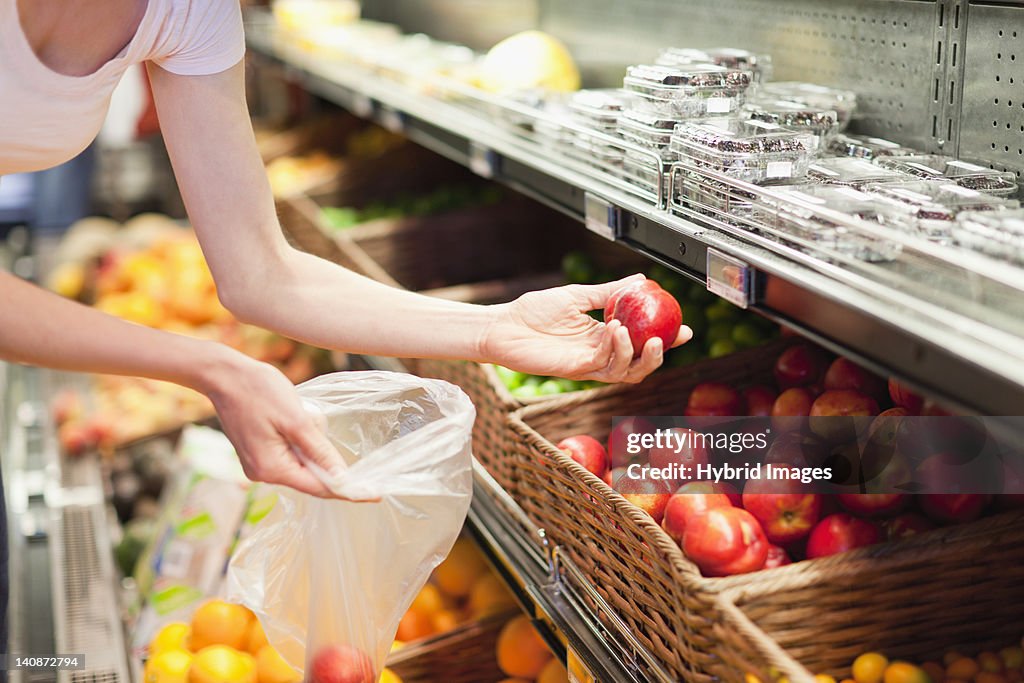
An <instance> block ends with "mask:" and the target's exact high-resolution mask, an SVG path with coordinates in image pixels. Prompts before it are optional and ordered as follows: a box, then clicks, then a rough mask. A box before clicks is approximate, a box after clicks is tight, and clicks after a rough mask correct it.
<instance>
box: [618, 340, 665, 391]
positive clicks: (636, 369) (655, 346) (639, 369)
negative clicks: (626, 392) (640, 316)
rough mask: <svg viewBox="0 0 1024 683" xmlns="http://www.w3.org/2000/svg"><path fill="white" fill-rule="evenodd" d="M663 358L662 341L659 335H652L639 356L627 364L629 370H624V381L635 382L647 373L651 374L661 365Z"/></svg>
mask: <svg viewBox="0 0 1024 683" xmlns="http://www.w3.org/2000/svg"><path fill="white" fill-rule="evenodd" d="M663 360H664V350H663V349H662V342H661V338H660V337H654V338H652V339H648V340H647V343H646V344H644V350H643V353H642V354H641V355H640V358H638V359H637V360H635V361H633V364H632V365H630V366H629V370H628V371H627V372H626V376H625V378H624V379H623V380H622V381H624V382H629V383H631V384H636V383H637V382H641V381H643V379H644V378H645V377H647V375H649V374H651V373H652V372H654V371H655V370H657V369H658V367H660V366H661V363H662V361H663Z"/></svg>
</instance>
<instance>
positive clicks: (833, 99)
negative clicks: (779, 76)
mask: <svg viewBox="0 0 1024 683" xmlns="http://www.w3.org/2000/svg"><path fill="white" fill-rule="evenodd" d="M760 94H761V95H762V96H764V97H774V98H775V99H779V100H790V101H792V102H800V103H802V104H806V105H808V106H811V107H818V108H820V109H831V110H833V111H835V112H836V114H838V116H839V129H840V130H845V129H846V126H847V125H848V124H849V123H850V119H852V118H853V114H854V112H855V111H856V110H857V93H855V92H853V91H851V90H840V89H838V88H828V87H825V86H823V85H817V84H816V83H802V82H800V81H773V82H770V83H763V84H762V85H761V88H760Z"/></svg>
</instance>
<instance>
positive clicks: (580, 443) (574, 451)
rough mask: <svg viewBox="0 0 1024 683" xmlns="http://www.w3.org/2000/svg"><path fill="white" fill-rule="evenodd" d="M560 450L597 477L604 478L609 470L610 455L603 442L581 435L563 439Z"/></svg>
mask: <svg viewBox="0 0 1024 683" xmlns="http://www.w3.org/2000/svg"><path fill="white" fill-rule="evenodd" d="M558 450H560V451H565V452H566V454H567V455H568V456H569V457H570V458H572V459H573V460H575V461H576V462H578V463H579V464H580V465H582V466H583V468H584V469H585V470H587V471H588V472H590V473H591V474H593V475H594V476H595V477H601V476H604V473H605V472H606V471H607V470H608V453H607V452H606V451H605V450H604V446H602V445H601V442H600V441H598V440H597V439H595V438H594V437H592V436H587V435H586V434H580V435H578V436H570V437H567V438H565V439H562V440H561V441H559V442H558Z"/></svg>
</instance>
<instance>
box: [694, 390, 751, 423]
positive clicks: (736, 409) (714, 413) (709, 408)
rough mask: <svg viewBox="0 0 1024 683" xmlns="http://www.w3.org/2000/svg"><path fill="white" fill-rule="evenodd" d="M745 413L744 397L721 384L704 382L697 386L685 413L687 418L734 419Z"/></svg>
mask: <svg viewBox="0 0 1024 683" xmlns="http://www.w3.org/2000/svg"><path fill="white" fill-rule="evenodd" d="M743 413H744V405H743V397H742V396H740V394H739V392H738V391H736V390H735V389H734V388H733V387H731V386H729V385H728V384H722V383H721V382H702V383H701V384H698V385H697V386H695V387H694V388H693V391H691V392H690V398H689V400H688V401H687V402H686V410H685V411H684V414H685V415H686V416H687V417H733V416H739V415H743Z"/></svg>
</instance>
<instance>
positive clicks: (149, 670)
mask: <svg viewBox="0 0 1024 683" xmlns="http://www.w3.org/2000/svg"><path fill="white" fill-rule="evenodd" d="M191 665H192V653H191V652H188V651H186V650H184V649H181V648H170V649H165V650H162V651H160V652H158V653H157V654H155V655H153V656H152V657H150V658H149V660H148V661H147V662H146V668H145V670H144V672H143V681H144V683H188V670H189V667H190V666H191Z"/></svg>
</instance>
